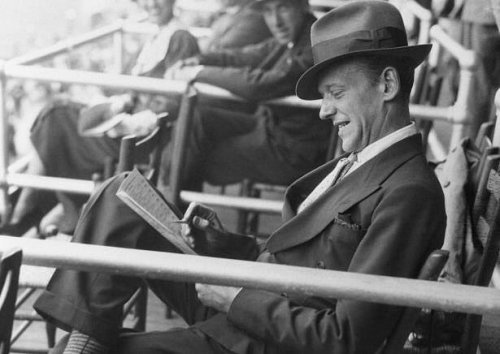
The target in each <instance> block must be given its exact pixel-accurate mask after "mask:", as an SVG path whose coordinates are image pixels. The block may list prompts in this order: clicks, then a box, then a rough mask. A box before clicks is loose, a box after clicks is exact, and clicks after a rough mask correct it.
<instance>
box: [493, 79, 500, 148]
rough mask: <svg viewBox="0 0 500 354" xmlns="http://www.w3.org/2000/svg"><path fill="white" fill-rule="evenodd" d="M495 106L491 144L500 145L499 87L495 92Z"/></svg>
mask: <svg viewBox="0 0 500 354" xmlns="http://www.w3.org/2000/svg"><path fill="white" fill-rule="evenodd" d="M495 107H496V116H497V120H496V123H495V131H494V133H493V146H500V89H499V90H497V92H496V94H495Z"/></svg>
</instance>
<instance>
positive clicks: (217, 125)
mask: <svg viewBox="0 0 500 354" xmlns="http://www.w3.org/2000/svg"><path fill="white" fill-rule="evenodd" d="M257 122H258V121H257V119H256V117H255V116H253V115H252V114H248V113H241V112H237V111H228V110H225V109H221V108H208V107H202V108H200V109H197V110H195V113H194V116H193V122H192V130H191V135H190V136H189V138H188V141H187V142H186V144H187V148H186V156H185V157H184V161H183V177H182V183H183V185H182V188H183V189H188V190H200V189H201V185H202V183H203V181H204V179H205V178H204V174H203V162H204V160H205V159H206V157H207V155H208V154H210V152H211V150H212V149H213V148H214V146H215V145H216V144H224V143H225V141H227V140H228V139H230V138H232V137H234V136H240V135H244V134H247V133H249V132H251V131H252V130H253V129H255V127H256V126H257ZM171 159H172V146H170V147H169V149H167V153H166V154H165V155H164V159H163V161H164V165H165V166H169V165H170V161H171ZM165 175H166V176H168V175H169V174H168V170H167V173H166V174H165ZM165 182H166V183H167V184H168V181H165Z"/></svg>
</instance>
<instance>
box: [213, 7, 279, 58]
mask: <svg viewBox="0 0 500 354" xmlns="http://www.w3.org/2000/svg"><path fill="white" fill-rule="evenodd" d="M210 28H211V29H212V35H211V36H210V40H209V44H208V48H207V49H206V51H207V52H216V51H220V50H225V49H233V48H241V47H244V46H246V45H249V44H255V43H260V42H262V41H263V40H266V39H268V38H269V37H271V32H269V28H268V27H267V25H266V22H265V21H264V17H263V16H262V14H261V13H260V12H258V11H255V10H254V9H252V8H251V7H250V6H248V5H246V6H244V7H242V8H241V9H240V10H239V11H238V12H236V13H235V14H230V13H224V14H222V15H221V16H220V17H218V18H217V19H216V20H215V21H214V22H213V23H212V25H211V26H210Z"/></svg>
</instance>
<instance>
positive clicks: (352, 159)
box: [332, 153, 358, 185]
mask: <svg viewBox="0 0 500 354" xmlns="http://www.w3.org/2000/svg"><path fill="white" fill-rule="evenodd" d="M356 161H358V155H356V154H355V153H352V154H351V155H349V157H348V158H347V163H346V164H345V165H344V166H343V167H342V169H341V170H340V173H339V175H338V177H337V179H336V180H335V181H334V182H333V183H332V185H333V184H335V183H337V182H339V181H341V180H342V179H343V178H344V177H345V175H347V172H349V170H350V169H351V167H352V165H354V163H355V162H356Z"/></svg>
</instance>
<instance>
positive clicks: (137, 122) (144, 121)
mask: <svg viewBox="0 0 500 354" xmlns="http://www.w3.org/2000/svg"><path fill="white" fill-rule="evenodd" d="M120 116H122V119H121V121H120V123H119V124H118V125H116V126H115V127H113V128H111V129H110V130H108V132H107V134H108V136H109V137H111V138H118V137H122V136H125V135H130V134H133V135H136V136H146V135H148V134H149V133H150V132H151V131H153V129H154V128H155V126H156V121H157V116H156V114H155V113H154V112H152V111H150V110H145V111H141V112H138V113H135V114H127V113H121V114H120Z"/></svg>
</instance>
